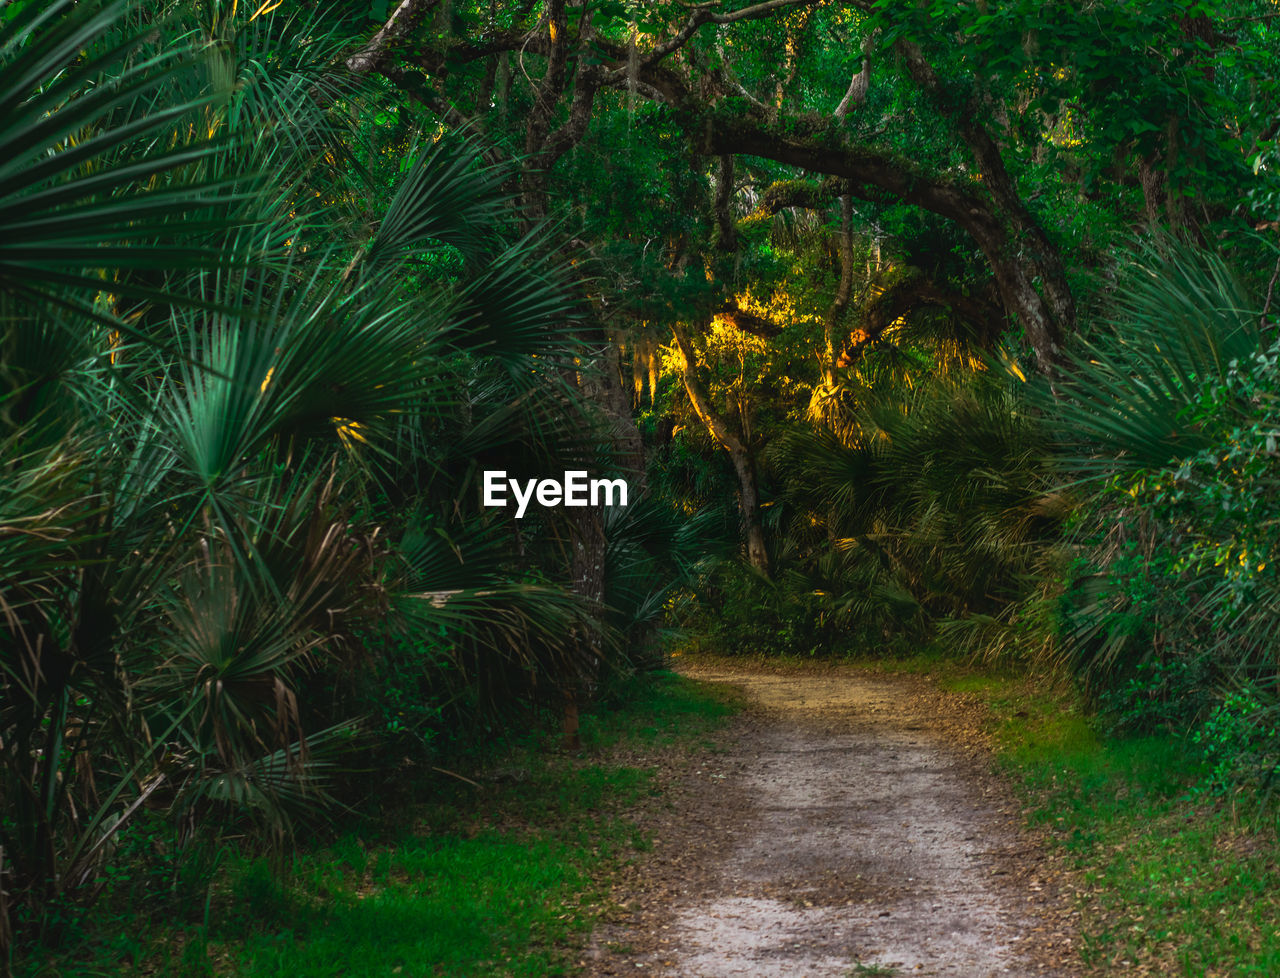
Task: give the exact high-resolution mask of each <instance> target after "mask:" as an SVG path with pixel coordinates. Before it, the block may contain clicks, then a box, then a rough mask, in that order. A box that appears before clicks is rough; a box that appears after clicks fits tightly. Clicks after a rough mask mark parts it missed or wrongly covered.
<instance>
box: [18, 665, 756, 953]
mask: <svg viewBox="0 0 1280 978" xmlns="http://www.w3.org/2000/svg"><path fill="white" fill-rule="evenodd" d="M734 708H735V707H734V702H733V700H731V699H729V698H727V697H726V695H725V694H723V693H720V692H718V691H714V690H710V691H709V690H706V689H704V688H701V687H699V686H696V685H695V684H693V683H690V682H688V681H686V680H683V679H681V678H679V677H677V676H675V675H673V674H670V673H660V674H657V675H654V676H652V677H647V678H644V679H637V680H634V681H632V683H631V684H630V685H629V686H628V688H627V689H626V690H623V691H619V692H618V694H617V695H615V696H613V697H608V698H606V699H605V700H604V701H603V702H601V703H600V704H598V706H597V707H596V708H595V709H594V710H593V711H591V712H589V713H584V715H583V717H582V739H583V743H584V749H583V750H582V751H581V752H578V753H576V754H564V753H559V752H554V751H551V750H549V749H548V745H547V743H545V742H543V741H544V739H545V738H540V737H533V738H531V739H530V741H529V742H528V743H527V744H525V745H524V746H523V747H522V748H520V749H518V750H516V751H514V752H512V753H510V754H509V755H508V756H506V757H504V758H502V760H501V761H500V762H493V761H491V762H490V763H489V764H487V765H485V766H482V767H477V768H474V769H471V768H468V769H466V770H465V771H455V770H451V771H449V772H442V771H439V770H437V771H434V772H431V775H430V776H429V777H428V776H426V775H425V774H424V773H423V772H418V773H417V774H411V775H407V776H409V777H415V778H416V780H415V782H414V783H413V784H411V785H409V786H408V787H407V789H406V791H405V795H404V797H403V798H400V799H398V800H397V802H396V804H395V805H394V806H392V807H389V808H388V809H386V810H385V811H384V812H383V813H382V814H381V815H380V817H379V818H378V819H377V820H369V819H365V820H363V821H358V822H357V821H353V820H351V819H349V820H348V821H347V822H346V823H345V824H344V825H343V828H342V830H341V831H340V832H336V833H334V834H331V835H330V837H329V838H327V839H325V840H322V841H318V842H317V843H315V844H313V845H311V846H308V847H303V848H302V849H301V850H300V851H299V852H298V853H297V854H296V855H294V856H293V857H291V858H290V859H288V860H287V862H286V863H285V864H284V865H277V864H274V863H273V862H272V860H271V859H270V858H269V857H268V856H265V855H258V854H254V853H252V852H249V851H244V850H238V849H236V848H234V847H233V846H230V845H228V846H225V847H223V849H222V850H221V851H220V852H218V853H217V854H216V855H215V857H214V859H213V861H212V864H213V865H216V870H215V871H213V872H212V873H211V874H210V875H209V876H208V878H207V879H205V880H203V881H201V883H200V884H198V885H186V886H184V887H183V888H182V889H181V890H180V891H179V890H176V889H175V890H174V891H173V892H171V893H168V894H166V893H165V892H164V891H163V890H162V891H160V892H153V893H152V894H151V898H150V899H149V900H135V899H132V898H131V899H129V900H124V899H120V900H112V899H111V898H110V892H108V894H107V898H106V899H104V900H103V901H102V904H101V910H100V911H99V912H95V914H94V915H92V916H91V917H89V918H88V919H86V920H82V921H80V922H79V923H78V925H77V926H78V928H79V929H78V932H77V934H76V935H75V937H76V939H75V940H70V941H66V940H64V945H65V946H66V949H64V950H62V951H60V952H58V953H57V954H53V953H51V952H44V953H41V952H40V951H39V949H30V950H31V952H32V953H31V954H30V955H29V956H28V957H27V959H26V960H25V961H19V962H18V963H17V965H18V973H19V974H21V975H30V976H41V978H45V976H47V978H53V976H59V978H73V976H74V978H88V976H91V975H94V976H96V975H102V974H107V973H110V974H139V975H141V974H145V975H155V976H175V978H176V976H197V975H238V976H243V978H256V976H264V978H265V976H278V975H290V976H297V978H307V976H321V975H324V976H331V975H335V974H341V975H344V976H348V978H359V976H365V975H368V976H373V975H377V976H380V978H381V976H387V975H405V976H429V975H449V976H467V975H476V976H480V975H484V976H491V975H493V976H496V975H508V976H530V978H533V976H538V978H541V976H550V975H560V974H567V973H570V972H571V971H572V970H573V964H574V960H575V956H574V951H575V949H576V948H577V947H579V946H580V945H581V943H582V940H583V935H585V934H586V933H588V932H589V930H590V927H591V925H592V923H593V921H594V918H595V915H596V912H597V910H596V906H597V902H598V898H599V897H600V896H601V894H602V886H603V881H604V880H605V879H606V878H607V877H608V874H609V871H610V870H611V869H612V868H614V867H616V866H618V865H620V864H622V863H623V862H625V861H626V860H628V859H631V858H633V857H634V856H635V855H636V854H637V853H639V852H643V851H645V850H647V849H648V848H649V847H650V842H649V840H648V839H647V838H646V837H645V836H644V835H643V833H641V832H640V831H639V830H637V829H636V828H635V826H634V824H633V823H632V822H631V821H630V820H628V819H626V818H624V817H622V816H623V813H624V812H626V811H627V810H628V809H631V808H634V807H635V806H637V805H640V804H644V803H645V802H646V800H647V799H650V798H652V797H653V796H654V795H655V794H656V793H657V792H658V790H659V788H658V784H657V781H656V779H655V768H653V767H651V766H648V765H647V763H646V760H647V758H651V757H652V755H653V752H654V751H655V750H660V749H663V748H667V747H683V748H690V749H697V748H699V747H701V746H705V745H706V744H707V742H708V741H707V738H708V737H709V735H710V734H711V733H712V731H713V730H714V729H715V728H716V727H717V725H719V724H720V723H721V722H722V721H723V719H724V718H725V717H726V716H727V715H728V714H729V713H731V712H732V711H733V709H734ZM351 818H352V819H353V818H354V816H352V817H351ZM133 869H134V870H136V871H138V872H143V871H144V870H145V866H144V863H143V860H141V859H139V860H136V861H135V865H134V866H133ZM118 885H119V886H121V887H123V886H124V885H125V881H123V880H122V881H120V883H119V884H118ZM135 889H136V888H135ZM119 892H120V895H121V896H122V897H123V896H124V891H123V889H122V890H120V891H119ZM175 894H177V896H176V897H175ZM137 896H138V894H137V893H134V892H132V891H131V897H137ZM124 907H127V908H128V909H127V910H124V909H122V908H124Z"/></svg>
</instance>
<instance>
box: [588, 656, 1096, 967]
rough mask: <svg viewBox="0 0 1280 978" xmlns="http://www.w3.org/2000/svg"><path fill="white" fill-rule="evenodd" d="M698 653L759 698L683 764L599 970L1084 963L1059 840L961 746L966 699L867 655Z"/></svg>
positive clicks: (703, 674) (712, 675)
mask: <svg viewBox="0 0 1280 978" xmlns="http://www.w3.org/2000/svg"><path fill="white" fill-rule="evenodd" d="M682 671H683V672H685V673H686V674H688V675H690V676H693V677H694V678H698V679H703V680H708V681H713V682H723V683H731V684H733V685H735V686H738V687H740V688H742V689H743V690H744V691H745V693H746V694H747V696H748V697H749V699H750V701H751V702H752V704H753V706H752V708H751V709H749V710H748V712H747V717H746V719H745V721H744V722H743V724H742V725H741V726H740V729H739V730H737V731H736V733H735V735H734V736H733V737H732V738H731V740H730V742H729V743H728V744H727V745H726V747H725V748H724V752H723V753H719V754H713V755H711V756H710V757H709V758H707V759H705V760H704V761H702V762H701V764H700V766H695V767H694V768H693V769H691V770H690V771H688V772H687V773H686V775H685V776H684V786H683V789H682V790H680V791H678V792H677V795H676V800H675V803H674V807H673V809H672V810H671V811H670V812H669V813H668V815H667V817H666V819H665V824H662V825H660V826H659V827H658V832H659V842H658V844H657V846H656V849H657V851H656V852H655V853H654V854H653V855H652V856H651V857H649V858H648V859H646V860H644V861H643V864H642V865H641V866H640V867H639V870H638V872H637V875H636V877H635V879H634V880H633V881H632V887H631V889H630V891H629V892H627V893H624V894H623V895H622V896H621V900H622V901H623V904H624V912H625V916H624V917H623V918H622V919H618V920H615V921H613V922H611V923H610V924H608V925H606V926H604V927H602V928H600V929H599V930H598V932H597V934H596V936H595V939H594V941H593V946H592V949H591V954H590V957H589V961H588V970H589V973H590V974H592V975H596V976H603V975H620V974H630V975H637V974H650V975H668V976H671V978H677V976H678V978H727V976H752V978H802V976H808V978H827V976H832V978H845V976H850V975H930V976H947V978H987V976H997V975H998V976H1007V975H1056V976H1062V978H1065V976H1068V975H1070V974H1072V973H1073V972H1072V971H1071V970H1070V962H1071V961H1072V959H1073V958H1074V955H1073V954H1072V953H1071V949H1070V946H1069V945H1070V938H1069V936H1068V933H1067V931H1068V930H1069V928H1068V927H1067V926H1066V925H1064V923H1063V921H1064V919H1065V918H1066V917H1067V914H1066V912H1065V911H1063V910H1062V904H1061V901H1060V900H1058V899H1057V898H1056V897H1055V896H1052V895H1051V887H1046V886H1045V885H1044V883H1043V882H1042V881H1041V880H1039V879H1037V878H1036V877H1037V875H1043V874H1042V873H1041V867H1040V860H1041V859H1042V856H1041V854H1040V853H1039V851H1038V848H1037V847H1036V845H1035V843H1034V841H1032V840H1030V839H1028V838H1026V837H1025V836H1022V835H1021V834H1020V833H1019V831H1018V829H1017V817H1016V808H1015V806H1014V805H1013V803H1012V802H1011V800H1010V799H1009V797H1008V795H1007V794H1006V789H1005V787H1004V786H1003V784H1001V783H1000V782H998V781H997V780H996V779H994V778H992V777H990V776H989V775H987V774H986V773H985V769H986V765H985V763H984V762H983V761H982V759H981V757H980V756H979V757H975V756H974V755H975V754H979V755H980V751H975V750H973V749H970V750H969V751H968V752H966V751H965V750H963V749H962V745H963V744H965V743H966V742H969V741H971V740H972V738H973V737H975V736H976V735H977V731H976V721H975V720H974V719H973V717H972V716H966V715H965V714H964V713H963V711H960V712H959V714H957V711H956V708H955V705H954V698H948V697H945V696H943V695H941V694H938V693H936V692H934V691H932V690H931V689H930V688H929V687H928V684H927V683H924V682H923V681H921V680H918V679H912V678H905V677H892V676H872V675H868V674H866V673H864V672H858V671H857V670H852V669H840V668H834V669H825V670H821V671H815V670H804V671H801V672H794V671H793V672H781V673H779V672H764V671H757V670H751V669H747V668H743V667H737V666H732V665H726V664H718V665H711V666H707V665H704V666H701V667H695V668H687V669H682ZM1064 962H1066V963H1065V964H1064Z"/></svg>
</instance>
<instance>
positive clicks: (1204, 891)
mask: <svg viewBox="0 0 1280 978" xmlns="http://www.w3.org/2000/svg"><path fill="white" fill-rule="evenodd" d="M917 667H918V668H917ZM894 668H896V669H903V670H911V671H930V672H932V673H933V674H934V675H935V676H937V677H938V680H939V685H940V686H942V687H943V688H944V689H950V690H953V691H955V692H963V693H969V694H972V695H974V696H977V697H979V698H980V699H981V700H982V701H983V702H985V703H986V705H987V706H988V707H989V709H990V711H991V716H992V735H993V737H994V740H995V743H996V746H997V749H998V751H999V757H1000V764H1001V766H1002V767H1003V768H1004V770H1005V771H1006V772H1007V773H1008V774H1009V775H1010V776H1011V778H1012V779H1013V781H1014V783H1015V785H1016V786H1017V787H1018V789H1019V791H1020V793H1021V794H1022V797H1023V799H1024V800H1025V802H1026V804H1027V807H1028V812H1029V818H1030V820H1031V822H1032V823H1033V825H1035V826H1038V827H1039V828H1041V829H1042V830H1044V831H1045V832H1046V833H1047V835H1048V837H1049V838H1050V840H1051V845H1052V846H1053V847H1055V848H1056V849H1057V851H1058V853H1059V855H1060V858H1061V860H1062V862H1063V864H1064V865H1065V866H1066V867H1067V868H1068V869H1069V870H1070V871H1071V874H1072V877H1073V878H1074V879H1075V880H1076V881H1077V882H1076V884H1075V893H1074V900H1075V903H1076V908H1077V909H1079V910H1080V913H1081V934H1080V938H1079V941H1080V944H1079V950H1080V954H1081V964H1082V966H1083V968H1084V969H1085V973H1086V974H1088V975H1091V976H1092V975H1099V976H1100V975H1119V974H1126V975H1131V974H1157V975H1169V976H1186V978H1200V976H1205V978H1208V976H1228V975H1230V976H1237V975H1239V976H1253V975H1257V976H1262V975H1277V974H1280V867H1278V861H1280V847H1278V846H1277V840H1276V834H1275V832H1274V830H1273V829H1274V823H1273V822H1272V821H1271V820H1270V819H1262V818H1260V817H1259V816H1258V810H1257V808H1256V806H1254V807H1249V808H1245V807H1244V806H1245V805H1247V804H1250V803H1249V802H1247V801H1246V800H1244V799H1241V803H1240V804H1241V808H1240V809H1239V810H1237V808H1236V807H1235V806H1233V804H1232V803H1231V801H1230V800H1222V799H1218V798H1214V797H1212V796H1210V795H1208V794H1206V793H1205V792H1204V791H1203V790H1201V789H1200V788H1199V786H1200V785H1201V784H1203V782H1204V778H1205V775H1206V774H1207V773H1208V772H1207V768H1206V766H1205V765H1204V763H1203V762H1202V761H1201V760H1200V759H1199V757H1198V755H1197V754H1196V752H1195V750H1194V748H1193V746H1192V745H1190V744H1188V743H1187V742H1186V740H1185V739H1184V738H1181V737H1177V736H1161V737H1145V738H1129V739H1111V738H1107V737H1103V736H1101V735H1099V734H1098V733H1097V732H1096V729H1095V725H1094V724H1093V722H1092V721H1091V719H1090V718H1089V716H1088V715H1087V712H1086V711H1085V710H1084V709H1083V708H1082V707H1081V705H1080V703H1079V699H1078V697H1076V696H1075V695H1073V694H1071V693H1070V692H1068V691H1066V690H1064V689H1062V688H1058V689H1056V690H1054V689H1046V688H1045V687H1044V686H1038V685H1037V684H1035V683H1033V682H1031V681H1029V680H1027V679H1026V678H1024V677H1017V676H1015V675H1012V674H1000V673H991V672H983V671H981V670H976V669H974V668H972V667H969V666H964V665H960V664H956V663H940V662H939V661H938V660H936V659H931V660H929V661H928V662H927V663H925V662H923V661H921V662H917V663H915V664H914V665H912V664H911V663H910V662H908V663H905V664H904V663H899V664H897V665H895V666H894ZM1246 813H1247V816H1248V817H1246Z"/></svg>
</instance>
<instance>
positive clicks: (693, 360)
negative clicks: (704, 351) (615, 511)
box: [671, 323, 769, 574]
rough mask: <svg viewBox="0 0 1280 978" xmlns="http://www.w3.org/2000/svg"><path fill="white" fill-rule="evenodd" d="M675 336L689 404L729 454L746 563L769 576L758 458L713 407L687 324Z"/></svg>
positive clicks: (676, 327) (676, 328)
mask: <svg viewBox="0 0 1280 978" xmlns="http://www.w3.org/2000/svg"><path fill="white" fill-rule="evenodd" d="M671 329H672V332H673V333H675V337H676V345H677V346H678V347H679V348H680V354H681V360H682V361H683V363H682V366H681V370H680V373H681V376H682V378H683V379H684V388H685V390H686V391H687V392H688V394H689V402H690V403H691V404H692V405H693V410H694V413H695V414H697V416H698V419H699V420H700V421H701V422H702V423H703V425H705V426H706V429H707V431H708V432H710V433H711V437H712V438H714V439H715V440H716V442H717V443H718V444H719V445H720V447H721V448H723V449H724V450H725V451H727V452H728V453H729V458H730V460H731V461H732V462H733V471H734V474H736V475H737V477H738V508H739V512H740V513H741V515H742V533H743V539H744V542H745V544H746V548H747V560H749V561H750V562H751V566H752V567H756V568H758V569H760V570H762V571H764V572H765V573H766V574H767V573H768V572H769V551H768V549H767V548H766V547H765V543H764V527H763V526H762V525H761V523H760V491H759V482H758V480H757V478H756V466H755V458H754V457H753V456H752V453H751V452H750V451H749V450H748V448H747V446H746V444H745V443H744V442H743V440H742V438H740V437H739V436H738V434H737V433H736V432H735V431H734V430H733V428H732V427H731V426H730V425H729V423H728V422H727V421H726V420H725V419H724V417H723V416H722V415H721V414H720V412H719V411H717V410H716V408H715V405H714V404H712V403H711V395H710V394H709V393H708V392H707V389H706V387H705V386H704V385H703V383H702V378H701V377H699V376H698V353H697V351H696V350H695V349H694V348H693V341H692V339H690V337H689V331H688V329H687V328H686V327H685V325H684V323H674V324H673V325H672V327H671Z"/></svg>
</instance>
